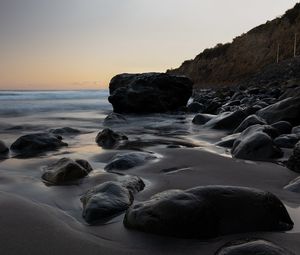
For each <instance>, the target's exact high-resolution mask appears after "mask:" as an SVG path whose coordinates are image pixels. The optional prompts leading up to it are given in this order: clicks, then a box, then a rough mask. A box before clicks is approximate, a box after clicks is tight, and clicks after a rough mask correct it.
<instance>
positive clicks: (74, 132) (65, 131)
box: [50, 127, 81, 135]
mask: <svg viewBox="0 0 300 255" xmlns="http://www.w3.org/2000/svg"><path fill="white" fill-rule="evenodd" d="M50 133H52V134H55V135H79V134H80V133H81V132H80V130H78V129H74V128H70V127H64V128H57V129H51V130H50Z"/></svg>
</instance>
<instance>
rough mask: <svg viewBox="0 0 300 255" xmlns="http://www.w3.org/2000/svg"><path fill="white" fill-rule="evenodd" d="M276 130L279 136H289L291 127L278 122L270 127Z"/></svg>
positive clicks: (289, 124) (287, 123) (288, 124)
mask: <svg viewBox="0 0 300 255" xmlns="http://www.w3.org/2000/svg"><path fill="white" fill-rule="evenodd" d="M271 126H272V127H274V128H276V129H277V130H278V132H279V134H280V135H283V134H289V133H291V130H292V125H291V123H289V122H288V121H279V122H276V123H274V124H272V125H271Z"/></svg>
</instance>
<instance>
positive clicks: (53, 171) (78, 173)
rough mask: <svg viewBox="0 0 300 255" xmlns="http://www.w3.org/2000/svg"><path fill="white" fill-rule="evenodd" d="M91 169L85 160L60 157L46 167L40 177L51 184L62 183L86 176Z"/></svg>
mask: <svg viewBox="0 0 300 255" xmlns="http://www.w3.org/2000/svg"><path fill="white" fill-rule="evenodd" d="M92 170H93V168H92V167H91V165H90V164H89V163H88V162H87V161H86V160H83V159H79V160H72V159H69V158H62V159H60V160H58V161H57V162H55V163H54V164H52V165H50V166H48V167H47V169H46V172H45V173H44V174H43V175H42V179H43V180H45V181H46V182H48V183H50V184H52V185H64V184H67V183H69V182H72V181H76V180H78V179H81V178H83V177H85V176H87V175H88V174H89V173H90V172H91V171H92Z"/></svg>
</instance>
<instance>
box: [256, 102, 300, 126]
mask: <svg viewBox="0 0 300 255" xmlns="http://www.w3.org/2000/svg"><path fill="white" fill-rule="evenodd" d="M257 115H258V116H260V117H262V118H263V119H265V120H266V121H267V122H268V123H269V124H273V123H275V122H278V121H282V120H284V121H288V122H290V123H291V124H293V125H298V124H300V97H299V96H298V97H290V98H287V99H284V100H282V101H279V102H277V103H275V104H272V105H270V106H268V107H266V108H263V109H261V110H259V111H258V112H257Z"/></svg>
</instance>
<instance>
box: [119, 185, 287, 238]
mask: <svg viewBox="0 0 300 255" xmlns="http://www.w3.org/2000/svg"><path fill="white" fill-rule="evenodd" d="M124 225H125V227H127V228H131V229H136V230H140V231H144V232H149V233H155V234H162V235H170V236H176V237H184V238H200V239H207V238H215V237H218V236H222V235H227V234H236V233H244V232H256V231H286V230H290V229H292V228H293V222H292V220H291V218H290V216H289V214H288V212H287V210H286V208H285V207H284V205H283V203H282V202H281V201H280V200H279V199H278V198H277V197H276V196H274V195H273V194H271V193H269V192H265V191H261V190H257V189H250V188H244V187H230V186H204V187H196V188H192V189H188V190H185V191H182V190H169V191H165V192H162V193H159V194H156V195H154V196H153V197H152V198H151V199H150V200H148V201H145V202H140V203H136V204H135V205H133V206H132V207H130V208H129V209H128V210H127V212H126V215H125V218H124Z"/></svg>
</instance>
